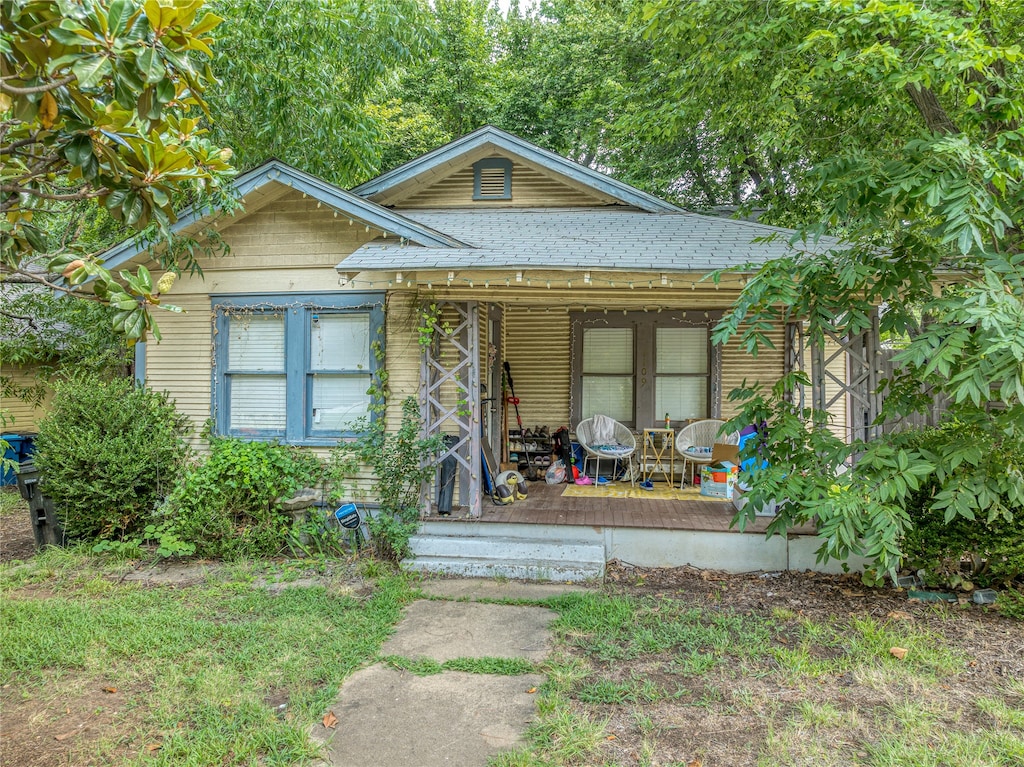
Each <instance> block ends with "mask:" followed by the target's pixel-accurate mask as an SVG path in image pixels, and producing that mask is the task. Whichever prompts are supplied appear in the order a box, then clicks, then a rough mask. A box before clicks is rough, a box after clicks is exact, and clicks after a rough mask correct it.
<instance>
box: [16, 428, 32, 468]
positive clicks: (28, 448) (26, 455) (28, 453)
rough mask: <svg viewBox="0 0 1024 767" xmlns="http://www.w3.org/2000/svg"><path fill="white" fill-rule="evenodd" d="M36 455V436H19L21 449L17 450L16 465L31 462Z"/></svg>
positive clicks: (25, 434) (28, 434)
mask: <svg viewBox="0 0 1024 767" xmlns="http://www.w3.org/2000/svg"><path fill="white" fill-rule="evenodd" d="M35 454H36V435H35V434H31V433H28V432H26V433H24V434H22V435H21V448H20V449H19V450H18V463H25V461H31V460H32V456H34V455H35Z"/></svg>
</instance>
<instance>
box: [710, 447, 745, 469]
mask: <svg viewBox="0 0 1024 767" xmlns="http://www.w3.org/2000/svg"><path fill="white" fill-rule="evenodd" d="M726 461H728V462H729V463H739V462H740V446H739V445H727V444H725V443H724V442H716V443H715V444H714V445H713V446H712V447H711V465H712V466H716V465H718V464H720V463H724V462H726Z"/></svg>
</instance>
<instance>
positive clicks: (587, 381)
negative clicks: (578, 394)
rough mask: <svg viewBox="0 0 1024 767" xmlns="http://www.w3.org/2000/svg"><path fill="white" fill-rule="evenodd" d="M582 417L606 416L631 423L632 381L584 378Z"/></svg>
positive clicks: (612, 378) (611, 378)
mask: <svg viewBox="0 0 1024 767" xmlns="http://www.w3.org/2000/svg"><path fill="white" fill-rule="evenodd" d="M582 405H583V408H582V410H583V417H584V418H590V417H591V416H594V415H598V414H600V415H606V416H608V417H609V418H614V419H615V420H616V421H622V422H624V423H632V422H633V379H632V378H630V377H627V376H584V377H583V403H582Z"/></svg>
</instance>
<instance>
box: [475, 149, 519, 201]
mask: <svg viewBox="0 0 1024 767" xmlns="http://www.w3.org/2000/svg"><path fill="white" fill-rule="evenodd" d="M473 199H474V200H511V199H512V161H511V160H506V159H505V158H503V157H488V158H487V159H484V160H479V161H477V162H476V163H474V165H473Z"/></svg>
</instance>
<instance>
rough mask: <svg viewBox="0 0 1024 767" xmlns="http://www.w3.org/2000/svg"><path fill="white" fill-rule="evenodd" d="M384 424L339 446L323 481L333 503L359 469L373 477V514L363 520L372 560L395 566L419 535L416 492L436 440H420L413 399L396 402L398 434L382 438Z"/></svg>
mask: <svg viewBox="0 0 1024 767" xmlns="http://www.w3.org/2000/svg"><path fill="white" fill-rule="evenodd" d="M384 420H385V419H384V418H383V417H381V418H378V419H376V420H375V421H373V422H372V423H365V422H364V423H363V424H361V425H360V427H357V428H361V429H362V433H361V435H360V436H359V437H358V438H357V439H355V440H352V441H342V442H339V443H338V446H337V447H335V448H334V450H332V451H331V458H330V462H329V477H330V480H331V483H332V491H333V494H334V496H335V497H341V496H343V495H344V494H345V493H346V492H347V491H348V490H349V489H350V488H349V485H350V484H351V483H352V480H353V478H354V477H356V476H358V474H359V471H360V469H361V468H362V467H364V466H367V467H369V468H370V469H371V470H372V471H373V484H372V488H371V491H370V494H371V495H372V497H373V498H374V499H375V500H376V501H377V504H378V509H377V511H376V513H374V514H372V515H371V516H370V517H369V519H367V526H368V527H369V528H370V537H371V543H372V545H373V548H374V551H375V552H376V554H377V555H378V556H379V557H380V558H382V559H385V560H387V561H390V562H399V561H401V560H402V559H404V558H405V557H406V556H408V554H409V539H410V538H411V537H412V536H413V535H414V534H415V532H416V530H417V529H419V518H420V489H421V487H422V483H423V482H425V481H426V480H428V479H430V478H431V477H433V476H434V471H435V469H436V468H437V465H436V461H435V459H436V457H437V455H438V453H439V452H440V449H441V446H442V444H443V439H442V437H441V436H440V435H435V436H432V437H427V438H423V437H421V436H420V434H421V427H422V423H421V421H420V410H419V405H418V404H417V402H416V399H415V398H413V397H408V398H406V399H405V400H404V401H403V402H402V422H401V423H400V424H399V427H398V431H396V432H388V431H387V430H386V428H385V424H384Z"/></svg>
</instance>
